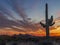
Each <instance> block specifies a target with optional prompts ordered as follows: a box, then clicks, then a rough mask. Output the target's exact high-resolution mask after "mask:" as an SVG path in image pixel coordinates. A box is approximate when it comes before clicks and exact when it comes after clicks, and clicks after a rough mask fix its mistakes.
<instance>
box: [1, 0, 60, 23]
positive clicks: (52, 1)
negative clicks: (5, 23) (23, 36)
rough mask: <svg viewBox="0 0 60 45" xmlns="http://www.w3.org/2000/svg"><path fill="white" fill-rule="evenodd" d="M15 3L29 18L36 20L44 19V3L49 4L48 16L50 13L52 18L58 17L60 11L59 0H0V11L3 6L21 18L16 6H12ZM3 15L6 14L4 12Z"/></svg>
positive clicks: (14, 15)
mask: <svg viewBox="0 0 60 45" xmlns="http://www.w3.org/2000/svg"><path fill="white" fill-rule="evenodd" d="M16 3H18V4H17V5H18V6H19V7H21V8H23V9H24V11H23V12H24V14H25V15H27V17H28V18H31V19H32V20H35V21H36V22H39V21H41V20H44V16H45V3H48V6H49V17H50V16H51V15H53V16H54V18H57V17H60V15H59V14H58V13H59V12H60V0H0V11H1V10H2V9H3V8H5V9H8V10H10V13H9V14H12V16H13V17H15V18H17V19H21V17H19V14H18V12H16V8H15V7H14V6H15V4H16ZM2 7H3V8H2ZM2 12H3V11H2ZM6 12H8V11H6ZM4 15H6V14H5V13H4ZM8 18H9V17H8Z"/></svg>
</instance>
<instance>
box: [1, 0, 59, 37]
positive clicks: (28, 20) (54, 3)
mask: <svg viewBox="0 0 60 45" xmlns="http://www.w3.org/2000/svg"><path fill="white" fill-rule="evenodd" d="M46 3H48V11H49V18H50V17H51V15H53V17H54V21H55V25H54V26H52V27H50V35H51V36H60V0H0V34H7V35H13V34H31V35H34V36H45V29H44V28H43V27H42V26H41V25H40V24H39V22H40V21H42V22H43V23H44V20H45V4H46Z"/></svg>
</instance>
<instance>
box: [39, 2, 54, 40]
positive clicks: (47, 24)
mask: <svg viewBox="0 0 60 45" xmlns="http://www.w3.org/2000/svg"><path fill="white" fill-rule="evenodd" d="M45 6H46V7H45V18H46V23H45V24H44V23H42V22H40V24H41V26H42V27H43V28H46V38H47V39H48V38H49V26H53V25H54V24H55V22H53V16H51V18H50V19H48V4H47V3H46V5H45Z"/></svg>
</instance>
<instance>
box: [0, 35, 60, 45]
mask: <svg viewBox="0 0 60 45" xmlns="http://www.w3.org/2000/svg"><path fill="white" fill-rule="evenodd" d="M43 42H44V44H43ZM45 42H46V38H45V37H36V36H31V35H27V34H26V35H22V34H20V35H13V36H8V35H0V45H45ZM50 42H51V43H52V44H51V45H60V37H50Z"/></svg>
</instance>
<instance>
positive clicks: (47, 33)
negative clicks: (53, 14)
mask: <svg viewBox="0 0 60 45" xmlns="http://www.w3.org/2000/svg"><path fill="white" fill-rule="evenodd" d="M45 8H46V9H45V15H46V39H48V38H49V24H48V4H47V3H46V7H45Z"/></svg>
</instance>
